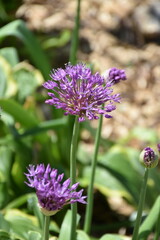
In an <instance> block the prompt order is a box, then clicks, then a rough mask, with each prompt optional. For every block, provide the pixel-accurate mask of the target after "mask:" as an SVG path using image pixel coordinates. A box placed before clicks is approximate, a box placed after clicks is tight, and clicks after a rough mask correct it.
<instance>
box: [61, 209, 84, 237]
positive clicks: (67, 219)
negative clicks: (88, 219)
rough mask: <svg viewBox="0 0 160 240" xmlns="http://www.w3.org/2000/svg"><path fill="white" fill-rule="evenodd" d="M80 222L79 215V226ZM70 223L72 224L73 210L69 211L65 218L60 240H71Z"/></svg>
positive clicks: (78, 217)
mask: <svg viewBox="0 0 160 240" xmlns="http://www.w3.org/2000/svg"><path fill="white" fill-rule="evenodd" d="M79 220H80V216H79V215H78V214H77V224H78V222H79ZM70 223H71V210H68V211H67V213H66V215H65V217H64V220H63V223H62V226H61V230H60V234H59V238H58V240H69V239H70V231H71V226H70Z"/></svg>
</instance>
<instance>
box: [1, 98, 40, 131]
mask: <svg viewBox="0 0 160 240" xmlns="http://www.w3.org/2000/svg"><path fill="white" fill-rule="evenodd" d="M0 106H1V107H2V108H3V110H4V111H5V112H7V113H9V114H10V115H12V116H13V117H14V119H15V121H17V122H19V123H21V124H22V126H25V127H33V126H35V125H37V124H38V121H37V119H36V118H35V117H34V116H33V115H32V114H31V113H30V112H28V111H27V110H25V109H24V108H23V107H22V106H21V105H20V104H19V103H17V102H15V101H14V100H12V99H0Z"/></svg>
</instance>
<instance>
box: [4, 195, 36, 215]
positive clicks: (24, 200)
mask: <svg viewBox="0 0 160 240" xmlns="http://www.w3.org/2000/svg"><path fill="white" fill-rule="evenodd" d="M33 196H35V193H27V194H25V195H23V196H20V197H18V198H16V199H14V200H13V201H12V202H10V203H9V204H8V205H6V206H5V208H4V209H3V210H4V211H7V210H9V209H12V208H19V207H21V206H22V205H24V204H26V203H27V201H28V200H29V199H30V198H32V197H33Z"/></svg>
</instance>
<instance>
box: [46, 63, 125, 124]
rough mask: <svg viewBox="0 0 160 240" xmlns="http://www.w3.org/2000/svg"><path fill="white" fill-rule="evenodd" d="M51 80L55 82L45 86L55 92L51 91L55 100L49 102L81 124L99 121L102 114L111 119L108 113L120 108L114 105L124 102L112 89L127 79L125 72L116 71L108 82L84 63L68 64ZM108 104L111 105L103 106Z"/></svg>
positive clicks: (59, 69)
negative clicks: (76, 117)
mask: <svg viewBox="0 0 160 240" xmlns="http://www.w3.org/2000/svg"><path fill="white" fill-rule="evenodd" d="M50 77H51V79H52V80H48V81H47V82H45V83H44V84H43V86H44V87H45V88H46V89H49V90H51V91H52V92H48V95H49V96H50V97H51V99H48V100H46V101H45V102H46V103H48V104H50V105H54V106H55V107H56V108H62V109H63V110H64V111H65V115H68V114H71V115H76V116H78V120H79V121H80V122H81V121H85V120H86V119H89V120H92V119H98V118H99V117H98V116H97V115H98V114H102V115H104V116H105V117H106V118H111V117H112V116H111V115H110V114H108V112H112V111H113V110H115V109H116V106H115V105H114V102H120V94H112V92H113V89H112V88H111V86H112V85H113V84H115V83H117V82H119V81H120V80H124V79H126V76H125V73H124V70H118V69H116V68H112V69H111V70H110V71H109V74H108V77H107V79H104V77H102V76H101V75H100V74H99V73H98V72H97V73H95V74H92V73H91V70H90V68H88V67H86V66H85V65H84V64H82V63H79V64H77V65H75V66H72V65H71V64H66V65H65V69H62V68H58V69H57V70H53V72H51V75H50ZM104 103H107V105H106V106H104V107H103V104H104Z"/></svg>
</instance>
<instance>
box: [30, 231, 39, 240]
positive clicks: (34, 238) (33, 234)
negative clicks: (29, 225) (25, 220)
mask: <svg viewBox="0 0 160 240" xmlns="http://www.w3.org/2000/svg"><path fill="white" fill-rule="evenodd" d="M41 239H42V236H41V234H40V233H39V232H34V231H30V232H29V233H28V240H41Z"/></svg>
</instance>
